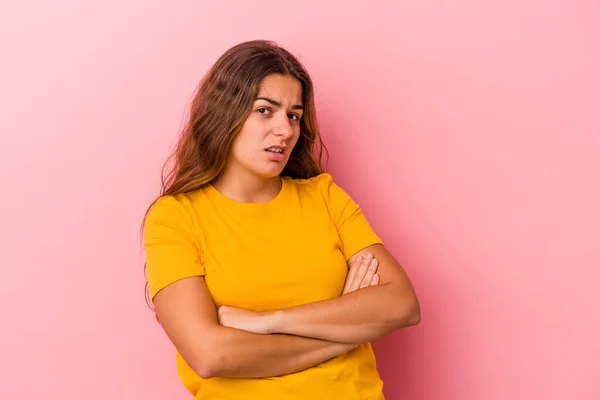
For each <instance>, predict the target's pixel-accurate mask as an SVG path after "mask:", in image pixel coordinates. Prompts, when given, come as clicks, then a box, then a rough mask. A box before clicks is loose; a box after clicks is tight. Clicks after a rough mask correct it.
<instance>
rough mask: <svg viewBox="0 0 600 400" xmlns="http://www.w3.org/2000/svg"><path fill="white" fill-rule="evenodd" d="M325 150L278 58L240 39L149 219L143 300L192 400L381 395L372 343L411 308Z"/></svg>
mask: <svg viewBox="0 0 600 400" xmlns="http://www.w3.org/2000/svg"><path fill="white" fill-rule="evenodd" d="M323 150H324V147H323V144H322V142H321V138H320V135H319V130H318V128H317V122H316V115H315V104H314V91H313V85H312V82H311V79H310V77H309V75H308V73H307V72H306V70H305V69H304V68H303V66H302V65H301V64H300V62H299V61H298V60H297V59H296V58H294V57H293V56H292V55H291V54H290V53H289V52H287V51H286V50H284V49H283V48H281V47H279V46H277V45H276V44H274V43H272V42H266V41H251V42H245V43H241V44H239V45H237V46H235V47H233V48H231V49H230V50H228V51H227V52H226V53H225V54H223V55H222V56H221V57H220V58H219V60H218V61H217V62H216V63H215V64H214V66H213V67H212V68H211V70H210V71H209V72H208V74H207V75H206V76H205V77H204V79H203V80H202V82H201V84H200V86H199V88H198V90H197V93H196V96H195V99H194V101H193V103H192V106H191V112H190V116H189V122H188V124H187V126H186V127H185V129H184V130H183V133H182V135H181V137H180V140H179V142H178V145H177V147H176V150H175V152H174V154H173V158H172V163H169V164H168V165H170V166H171V169H170V172H169V173H168V174H167V175H166V176H165V177H164V180H163V187H162V190H161V195H160V197H159V198H158V200H157V201H155V202H154V203H153V204H152V205H151V206H150V208H149V211H148V213H147V215H146V218H145V221H144V245H145V249H146V272H147V277H148V284H149V285H148V286H149V295H150V298H151V300H152V302H153V305H154V309H155V312H156V315H157V318H158V319H159V321H160V323H161V325H162V327H163V329H164V330H165V332H166V334H167V335H168V337H169V338H170V340H171V341H172V342H173V344H174V346H175V348H176V349H177V353H176V355H177V367H178V372H179V375H180V377H181V379H182V381H183V384H184V385H185V387H186V388H187V389H188V390H189V391H190V392H191V393H192V394H193V395H194V396H195V398H196V399H232V400H244V399H278V400H279V399H303V400H306V399H310V400H318V399H327V400H331V399H344V400H351V399H361V400H364V399H383V394H382V386H383V384H382V381H381V379H380V377H379V375H378V372H377V368H376V363H375V357H374V354H373V351H372V348H371V345H370V342H371V341H373V340H375V339H378V338H380V337H382V336H384V335H387V334H389V333H391V332H392V331H394V330H397V329H399V328H402V327H406V326H410V325H415V324H417V323H418V322H419V319H420V312H419V304H418V301H417V298H416V296H415V293H414V291H413V288H412V285H411V283H410V281H409V279H408V278H407V275H406V274H405V273H404V271H403V269H402V268H401V266H400V265H399V264H398V262H397V261H396V260H395V259H394V258H393V257H392V256H391V255H390V253H388V251H387V250H386V248H385V247H384V245H383V244H382V241H381V240H380V238H379V237H378V236H377V235H376V233H375V232H373V230H372V229H371V227H370V225H369V223H368V222H367V220H366V218H365V216H364V215H363V213H362V212H361V209H360V207H359V206H358V205H357V204H356V203H355V202H354V201H353V200H352V199H351V198H350V197H349V196H348V195H347V194H346V193H345V192H344V191H343V190H342V189H341V188H340V187H339V186H338V185H336V183H335V182H334V181H333V179H332V177H331V176H330V175H329V174H327V173H323V172H322V169H321V165H320V160H321V154H322V152H323Z"/></svg>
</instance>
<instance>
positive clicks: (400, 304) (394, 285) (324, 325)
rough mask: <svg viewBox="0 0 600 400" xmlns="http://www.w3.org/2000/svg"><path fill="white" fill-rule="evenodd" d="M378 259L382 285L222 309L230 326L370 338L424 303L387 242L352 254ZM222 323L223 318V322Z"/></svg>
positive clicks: (413, 316) (345, 339) (415, 313)
mask: <svg viewBox="0 0 600 400" xmlns="http://www.w3.org/2000/svg"><path fill="white" fill-rule="evenodd" d="M369 254H371V255H372V256H374V258H375V259H376V260H377V261H378V262H379V265H378V271H377V272H378V275H379V276H380V278H379V282H380V283H379V285H378V286H373V287H367V288H364V289H362V290H357V291H353V292H351V293H349V294H345V295H343V296H340V297H337V298H334V299H331V300H325V301H321V302H316V303H310V304H305V305H302V306H298V307H293V308H288V309H283V310H279V311H275V312H268V313H253V312H248V311H246V310H240V309H235V308H231V307H226V308H224V309H223V310H221V309H220V310H219V315H220V316H223V317H222V320H225V321H226V324H225V325H228V326H233V327H237V328H239V329H247V330H249V331H254V330H255V327H261V328H260V329H263V330H265V331H266V333H285V334H291V335H298V336H304V337H310V338H316V339H322V340H328V341H333V342H342V343H352V344H359V343H366V342H370V341H373V340H376V339H378V338H380V337H382V336H385V335H387V334H389V333H391V332H393V331H395V330H397V329H399V328H403V327H407V326H411V325H416V324H418V323H419V321H420V308H419V302H418V300H417V297H416V295H415V292H414V290H413V287H412V285H411V283H410V281H409V279H408V277H407V275H406V273H405V272H404V271H403V269H402V268H401V266H400V265H399V263H398V262H397V261H396V260H395V259H394V257H393V256H392V255H391V254H390V253H389V252H388V251H387V250H386V249H385V247H383V246H382V245H373V246H369V247H367V248H365V249H363V250H362V251H360V252H358V253H357V254H355V255H354V256H352V257H351V258H350V260H349V263H351V264H354V263H355V262H356V260H357V259H359V258H363V262H362V263H361V264H362V265H363V267H362V268H365V266H366V265H368V264H369V263H370V262H371V259H369V258H368V257H369V256H368V255H369ZM222 323H223V322H222Z"/></svg>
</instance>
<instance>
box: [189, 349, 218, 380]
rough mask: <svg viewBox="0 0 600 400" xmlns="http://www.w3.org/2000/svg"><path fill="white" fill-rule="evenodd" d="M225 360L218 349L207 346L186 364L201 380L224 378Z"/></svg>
mask: <svg viewBox="0 0 600 400" xmlns="http://www.w3.org/2000/svg"><path fill="white" fill-rule="evenodd" d="M224 358H225V357H224V356H223V354H222V353H221V352H220V351H219V350H218V348H217V347H215V346H213V347H211V346H206V347H205V348H204V349H202V351H201V352H198V354H194V355H193V356H192V357H191V359H190V360H189V361H187V360H186V362H187V363H188V365H189V366H190V368H191V369H192V370H193V371H194V372H195V373H196V374H198V376H199V377H200V378H202V379H209V378H218V377H221V376H223V373H224V368H223V365H224V362H223V360H224Z"/></svg>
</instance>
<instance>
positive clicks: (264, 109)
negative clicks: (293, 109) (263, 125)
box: [256, 107, 271, 114]
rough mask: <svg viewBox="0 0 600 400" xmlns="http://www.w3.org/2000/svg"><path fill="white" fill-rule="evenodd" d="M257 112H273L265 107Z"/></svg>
mask: <svg viewBox="0 0 600 400" xmlns="http://www.w3.org/2000/svg"><path fill="white" fill-rule="evenodd" d="M256 111H258V113H259V114H268V113H270V112H271V110H269V109H268V108H265V107H261V108H259V109H257V110H256Z"/></svg>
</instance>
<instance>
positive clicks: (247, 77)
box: [142, 40, 327, 300]
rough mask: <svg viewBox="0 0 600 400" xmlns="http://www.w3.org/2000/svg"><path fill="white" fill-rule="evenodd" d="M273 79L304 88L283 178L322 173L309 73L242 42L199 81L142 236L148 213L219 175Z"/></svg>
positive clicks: (261, 44) (283, 53)
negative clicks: (281, 78)
mask: <svg viewBox="0 0 600 400" xmlns="http://www.w3.org/2000/svg"><path fill="white" fill-rule="evenodd" d="M270 74H282V75H290V76H292V77H294V78H296V79H297V80H298V81H299V82H300V84H301V85H302V102H303V106H304V113H303V115H302V118H301V120H300V137H299V139H298V142H297V143H296V146H295V147H294V149H293V150H292V154H290V158H289V160H288V163H287V164H286V166H285V168H284V170H283V172H282V173H281V175H283V176H288V177H291V178H311V177H313V176H316V175H318V174H320V173H321V172H322V171H323V164H322V162H323V155H324V154H326V153H327V149H326V147H325V146H324V144H323V142H322V140H321V135H320V133H319V128H318V126H317V119H316V111H315V103H314V88H313V83H312V80H311V78H310V76H309V74H308V72H307V71H306V69H305V68H304V66H303V65H302V64H301V63H300V61H299V60H298V59H297V58H296V57H294V56H293V55H292V54H291V53H290V52H288V51H287V50H285V49H284V48H282V47H281V46H279V45H277V44H276V43H274V42H271V41H266V40H253V41H248V42H243V43H240V44H238V45H236V46H234V47H232V48H230V49H229V50H227V51H226V52H225V53H224V54H223V55H222V56H221V57H220V58H219V59H218V60H217V62H216V63H215V64H214V65H213V66H212V68H211V69H210V70H209V71H208V73H207V74H206V75H205V76H204V77H203V78H202V80H201V81H200V84H199V85H198V87H197V89H196V92H195V94H194V98H193V100H192V102H191V107H190V110H189V118H188V120H187V123H186V124H185V125H184V127H183V130H182V132H181V134H180V136H179V139H178V141H177V144H176V146H175V149H174V151H173V153H172V154H171V155H170V156H169V158H168V159H167V162H166V163H165V165H164V166H163V169H162V174H161V175H162V176H161V178H162V179H161V188H160V195H159V196H158V197H157V198H156V199H155V200H154V201H153V202H152V203H151V204H150V206H149V207H148V209H147V210H146V213H145V215H144V219H143V221H144V222H143V223H142V233H143V227H144V223H145V221H146V218H147V216H148V213H149V211H150V209H151V208H152V206H153V205H154V203H156V201H157V200H158V199H159V198H161V197H163V196H169V195H177V194H181V193H189V192H192V191H195V190H198V189H201V188H202V187H204V186H206V185H207V184H208V183H210V182H212V181H213V180H214V179H215V178H217V177H218V176H219V174H220V173H221V171H222V170H223V168H224V167H225V164H226V162H227V159H228V157H229V151H230V148H231V144H232V142H233V140H234V138H235V136H236V134H237V133H238V132H239V130H240V129H241V127H242V125H243V123H244V121H245V120H246V118H247V117H248V115H249V114H250V112H251V107H252V104H253V102H254V100H255V98H256V95H257V93H258V89H259V86H260V84H261V82H262V80H263V79H264V78H265V77H266V76H267V75H270ZM146 294H148V283H147V282H146ZM147 300H149V299H148V298H147Z"/></svg>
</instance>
